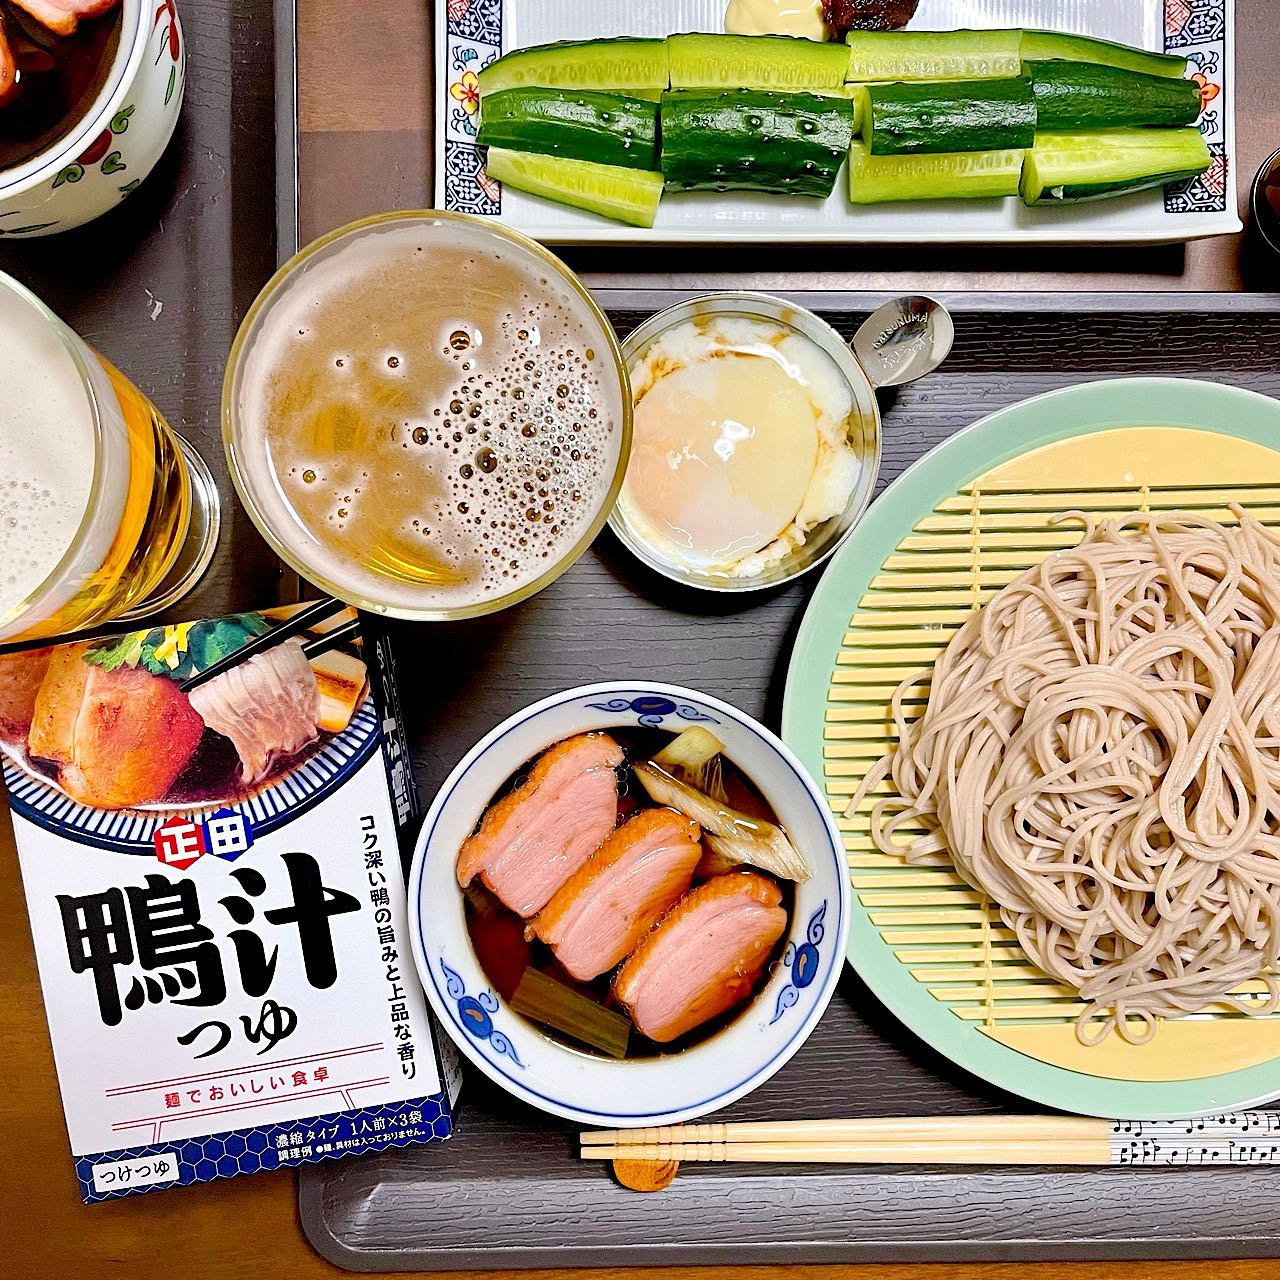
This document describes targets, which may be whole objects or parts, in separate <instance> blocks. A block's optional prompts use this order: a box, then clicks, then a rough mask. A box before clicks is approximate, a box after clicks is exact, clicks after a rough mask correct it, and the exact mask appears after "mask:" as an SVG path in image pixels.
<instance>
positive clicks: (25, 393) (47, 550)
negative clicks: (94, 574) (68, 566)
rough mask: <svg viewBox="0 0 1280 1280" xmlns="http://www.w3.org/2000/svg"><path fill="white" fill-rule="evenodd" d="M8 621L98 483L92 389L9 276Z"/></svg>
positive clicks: (0, 432) (50, 566)
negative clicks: (95, 480) (85, 386)
mask: <svg viewBox="0 0 1280 1280" xmlns="http://www.w3.org/2000/svg"><path fill="white" fill-rule="evenodd" d="M0 405H3V406H4V408H3V411H0V620H3V619H4V618H5V617H6V616H7V615H8V614H10V613H11V612H13V611H14V610H15V609H17V608H18V606H19V605H21V604H22V602H23V601H24V600H26V599H27V598H28V597H29V596H31V594H32V593H33V592H35V591H36V590H37V589H38V588H39V587H40V586H41V584H42V583H44V582H45V581H46V579H48V577H49V575H50V574H51V573H52V572H53V571H54V569H55V568H56V567H57V565H58V562H59V561H60V560H61V559H62V557H63V556H64V555H65V554H66V552H67V550H68V548H69V547H70V546H71V543H72V541H73V539H74V538H75V536H76V533H77V531H78V530H79V528H80V524H81V522H82V520H83V519H84V515H85V510H86V508H87V506H88V503H89V495H90V492H91V491H92V487H93V469H94V456H95V454H94V448H95V440H94V429H93V411H92V408H91V405H90V401H89V395H88V393H87V391H86V390H85V388H84V385H83V383H82V381H81V379H80V374H79V372H78V371H77V369H76V366H75V362H74V361H73V360H72V358H71V356H70V354H69V352H68V351H67V348H66V347H65V346H64V345H63V343H62V340H61V338H60V337H59V336H58V334H57V333H56V332H55V331H54V329H53V328H52V326H51V325H50V324H49V323H48V321H47V320H46V319H45V317H44V316H43V315H41V313H40V312H39V311H37V310H36V308H35V307H34V306H32V304H31V303H30V302H29V301H28V300H27V299H26V298H25V297H23V296H22V295H21V294H19V293H18V292H17V291H16V290H14V289H11V288H9V287H7V286H6V285H4V284H3V283H0Z"/></svg>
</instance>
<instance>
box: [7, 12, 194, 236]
mask: <svg viewBox="0 0 1280 1280" xmlns="http://www.w3.org/2000/svg"><path fill="white" fill-rule="evenodd" d="M122 5H123V13H122V16H121V29H120V42H119V45H118V46H117V48H116V53H115V58H114V60H113V63H112V67H111V71H110V73H109V74H108V76H107V79H106V82H105V83H104V84H103V86H102V91H101V92H100V93H99V94H98V97H97V99H96V100H95V101H94V104H93V106H92V107H91V108H90V110H89V111H88V113H87V114H86V115H85V116H84V118H83V119H82V120H80V121H79V122H78V123H77V124H76V125H75V126H74V128H72V129H71V130H70V131H69V132H68V133H66V134H65V135H64V136H63V137H62V138H61V139H59V140H58V141H57V142H55V143H54V144H53V145H52V146H50V147H48V148H46V149H45V150H44V151H42V152H40V153H39V154H38V155H35V156H32V157H31V159H30V160H27V161H24V162H23V163H22V164H20V165H15V166H14V167H13V168H11V169H6V170H4V171H3V172H0V239H8V238H15V239H25V238H27V237H30V236H45V235H52V234H54V233H55V232H58V231H67V230H69V229H70V228H72V227H78V226H81V225H83V224H84V223H86V222H89V221H91V220H92V219H93V218H96V217H99V216H100V215H101V214H104V213H106V212H107V210H108V209H113V208H115V206H116V205H118V204H119V203H120V201H121V200H124V199H126V198H127V197H128V196H129V194H130V193H131V192H133V191H134V190H136V189H137V187H138V186H139V184H140V183H141V182H142V180H143V179H144V178H145V177H146V176H147V175H148V174H149V173H150V172H151V170H152V169H153V168H155V165H156V162H157V161H158V160H159V159H160V156H161V154H162V153H163V152H164V149H165V146H166V145H167V144H168V141H169V139H170V138H171V137H172V136H173V131H174V128H175V126H176V125H177V123H178V112H179V110H180V109H181V107H182V91H183V88H184V86H185V84H186V61H187V47H186V41H185V39H184V38H183V34H182V26H181V24H180V23H179V21H178V11H177V9H176V7H175V5H174V0H122Z"/></svg>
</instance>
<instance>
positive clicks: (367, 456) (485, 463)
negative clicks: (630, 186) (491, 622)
mask: <svg viewBox="0 0 1280 1280" xmlns="http://www.w3.org/2000/svg"><path fill="white" fill-rule="evenodd" d="M222 414H223V436H224V440H225V443H226V447H227V457H228V460H229V463H230V468H231V475H232V479H233V480H234V482H235V485H236V488H237V490H238V491H239V494H240V497H241V499H242V500H243V502H244V505H245V507H246V508H247V509H248V512H249V514H250V516H251V517H252V519H253V521H254V523H255V524H256V525H257V526H258V528H259V529H260V530H261V532H262V534H263V536H264V537H265V538H266V539H267V541H268V542H269V543H270V544H271V545H272V546H273V547H274V549H275V550H276V552H277V553H278V554H279V555H280V557H281V558H282V559H283V560H285V561H286V562H287V563H288V564H289V565H291V566H292V567H293V568H294V569H295V570H296V571H297V572H298V573H300V574H301V575H302V576H303V577H305V578H308V579H309V580H310V581H311V582H313V583H315V584H316V585H317V586H319V587H322V588H323V589H324V590H326V591H328V592H330V593H331V594H333V595H336V596H338V597H340V598H341V599H343V600H345V601H347V602H348V603H350V604H354V605H358V606H359V607H361V608H364V609H369V610H372V611H376V612H380V613H385V614H392V615H395V616H397V617H404V618H418V619H444V618H462V617H471V616H475V615H478V614H483V613H490V612H492V611H494V610H496V609H500V608H503V607H504V606H506V605H510V604H513V603H514V602H516V601H517V600H522V599H524V598H526V597H527V596H530V595H532V594H533V593H534V592H535V591H538V590H540V589H541V588H543V587H544V586H546V585H547V584H548V583H549V582H551V581H552V580H553V579H554V578H556V577H557V576H558V575H559V574H561V573H562V572H564V570H565V569H566V568H568V566H569V565H571V564H572V563H573V562H574V561H575V560H577V559H578V557H579V556H580V555H581V554H582V553H583V552H584V551H585V550H586V548H587V547H588V546H589V545H590V543H591V541H592V539H593V538H594V537H595V536H596V534H597V533H598V532H599V531H600V528H601V526H602V525H603V523H604V521H605V518H606V516H607V515H608V512H609V510H610V509H611V508H612V506H613V503H614V501H615V499H616V497H617V494H618V489H619V487H620V486H621V483H622V477H623V472H624V471H625V466H626V459H627V455H628V451H629V448H630V440H631V396H630V392H629V389H628V384H627V374H626V368H625V365H624V363H623V360H622V355H621V352H620V351H619V348H618V342H617V338H616V337H615V335H614V332H613V329H612V327H611V326H610V324H609V322H608V320H607V319H606V318H605V317H604V315H603V313H602V312H601V311H600V309H599V307H597V306H596V304H595V302H594V300H593V299H592V298H591V295H590V294H589V293H587V291H586V289H585V288H584V287H583V286H582V284H581V283H580V282H579V281H578V279H577V278H576V277H575V276H574V275H573V274H572V272H570V271H569V269H568V268H567V267H565V266H564V265H563V264H562V263H561V262H560V261H559V260H558V259H556V258H555V257H553V256H552V255H551V254H550V253H548V252H547V251H546V250H545V249H544V248H542V246H541V245H539V244H537V243H536V242H534V241H532V240H530V239H528V238H527V237H525V236H522V235H519V234H518V233H516V232H512V231H510V230H508V229H506V228H503V227H500V226H495V225H493V224H492V223H490V222H488V221H487V220H484V219H479V218H471V217H467V216H465V215H461V214H447V213H439V212H409V213H394V214H384V215H381V216H378V217H374V218H368V219H365V220H364V221H361V222H357V223H353V224H351V225H350V226H347V227H343V228H341V229H339V230H337V231H335V232H333V233H332V234H330V235H327V236H325V237H323V238H322V239H320V240H318V241H316V242H315V243H314V244H312V245H310V246H309V247H307V248H306V249H303V250H302V251H301V252H300V253H299V254H298V255H297V256H296V257H294V258H292V259H291V260H290V261H289V262H287V263H286V264H285V265H284V266H283V267H282V268H281V269H280V270H279V271H278V272H277V273H276V275H275V276H274V277H273V278H272V279H271V280H270V281H269V282H268V283H267V285H266V287H265V288H264V289H263V290H262V292H261V294H259V296H258V298H257V300H256V301H255V302H254V304H253V306H252V307H251V308H250V309H249V313H248V315H247V316H246V317H245V320H244V323H243V325H242V326H241V328H240V332H239V334H238V335H237V337H236V340H235V344H234V346H233V347H232V349H231V360H230V363H229V365H228V368H227V375H226V380H225V383H224V385H223V396H222Z"/></svg>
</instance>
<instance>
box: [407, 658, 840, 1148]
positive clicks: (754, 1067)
mask: <svg viewBox="0 0 1280 1280" xmlns="http://www.w3.org/2000/svg"><path fill="white" fill-rule="evenodd" d="M690 724H705V725H706V726H707V727H708V728H709V729H710V730H711V731H712V732H713V733H715V735H716V736H717V737H718V738H720V740H721V741H722V742H723V743H724V744H725V749H726V752H727V754H728V756H729V757H730V759H731V760H733V762H734V763H735V764H736V765H737V766H738V767H739V768H740V769H741V770H742V771H743V772H744V773H745V774H746V775H747V776H748V777H749V778H751V779H752V781H753V782H754V783H755V784H756V786H758V787H759V788H760V790H761V791H762V792H763V793H764V796H765V798H766V799H767V800H768V801H769V803H770V804H771V805H772V806H773V808H774V810H775V812H776V813H777V814H778V817H779V819H780V821H781V822H782V825H783V826H784V827H786V829H787V832H788V834H789V835H790V836H791V838H792V841H793V842H794V843H795V845H796V847H797V848H798V849H800V850H801V852H802V853H803V854H804V856H805V858H806V859H807V861H808V863H809V865H810V867H811V868H812V870H813V875H812V878H811V879H810V880H808V881H807V882H806V883H805V884H803V885H798V886H797V888H796V894H795V907H794V910H793V913H792V922H791V933H790V937H789V939H788V941H787V944H786V950H785V952H784V955H783V958H782V959H781V960H780V961H779V962H778V963H777V964H776V965H775V966H774V969H773V971H772V972H771V973H770V975H769V976H768V979H767V981H766V982H765V984H764V986H763V987H762V988H761V989H760V991H759V992H758V993H757V995H756V997H755V999H754V1000H753V1001H752V1002H751V1004H750V1005H748V1006H747V1007H746V1008H745V1009H744V1010H743V1012H742V1013H740V1014H739V1015H738V1017H736V1018H735V1019H734V1020H733V1021H732V1022H731V1023H730V1024H729V1025H728V1026H726V1027H725V1028H724V1029H723V1030H721V1031H719V1032H717V1033H716V1034H714V1035H713V1036H711V1037H710V1038H709V1039H707V1040H705V1041H703V1042H702V1043H701V1044H698V1045H695V1046H694V1047H693V1048H690V1049H686V1050H684V1051H683V1052H681V1053H676V1054H670V1055H666V1056H660V1057H654V1058H643V1059H631V1060H626V1061H621V1062H616V1061H607V1060H604V1059H601V1058H598V1057H595V1056H593V1055H592V1054H589V1053H586V1052H579V1051H577V1050H574V1049H571V1048H568V1047H566V1046H565V1045H563V1044H560V1043H558V1042H556V1041H554V1040H551V1039H550V1038H548V1037H547V1036H545V1035H543V1034H542V1033H541V1032H540V1031H538V1030H537V1028H535V1027H534V1026H533V1025H532V1024H531V1023H529V1022H526V1021H525V1020H524V1019H523V1018H521V1017H520V1016H519V1015H518V1014H516V1013H514V1012H512V1010H511V1009H509V1008H508V1007H507V1006H506V1005H505V1003H504V1002H503V1000H502V999H501V998H500V997H499V996H497V995H496V994H495V993H494V992H493V990H492V988H491V987H490V985H489V982H488V980H487V979H486V977H485V975H484V972H483V970H482V969H481V967H480V964H479V962H478V961H477V959H476V957H475V954H474V952H473V951H472V947H471V942H470V939H469V937H468V934H467V928H466V922H465V918H464V907H463V896H462V894H461V893H460V892H459V890H458V883H457V880H456V878H455V875H454V866H455V862H456V860H457V855H458V848H459V846H460V845H461V844H462V842H463V840H465V839H466V837H467V836H468V835H469V834H470V833H471V831H472V830H473V829H474V828H475V825H476V823H477V822H478V821H479V819H480V815H481V814H482V813H483V812H484V810H485V808H486V806H487V805H488V804H489V802H490V801H491V800H492V799H493V796H494V793H495V792H496V791H497V790H498V789H499V788H500V787H501V786H502V784H503V783H504V782H505V781H506V780H507V779H508V778H509V777H510V776H511V775H512V774H513V773H515V772H516V771H517V770H518V769H519V768H520V767H521V766H522V765H523V764H525V763H526V762H527V761H529V760H531V759H533V758H534V757H535V756H537V755H539V754H540V753H541V752H542V751H544V750H546V748H548V747H550V746H552V745H553V744H554V743H556V742H559V741H561V740H562V739H564V738H568V737H571V736H572V735H574V734H577V733H584V732H586V731H587V730H589V729H604V730H610V729H622V728H633V727H636V726H643V727H647V728H663V729H669V730H671V731H672V732H673V733H675V732H679V731H680V730H682V729H684V728H687V727H688V726H689V725H690ZM849 892H850V891H849V880H848V874H847V871H846V868H845V854H844V848H843V845H842V844H841V841H840V836H839V833H838V832H837V830H836V826H835V823H834V821H833V819H832V815H831V812H830V810H829V809H828V807H827V804H826V802H825V801H824V799H823V798H822V795H821V793H820V792H819V791H818V789H817V787H816V786H815V785H814V783H813V782H812V781H811V780H810V778H809V776H808V774H806V773H805V771H804V768H803V767H802V766H801V764H800V762H799V761H798V760H797V759H796V757H795V756H794V755H792V753H791V752H790V751H789V750H788V749H787V748H786V747H785V746H784V745H783V744H782V742H781V741H780V740H779V739H778V738H776V737H775V736H774V735H773V734H772V733H770V732H769V730H768V729H766V728H764V726H763V725H761V724H759V723H758V722H757V721H755V720H753V719H752V718H751V717H750V716H748V715H744V714H743V713H742V712H741V711H737V710H735V709H734V708H733V707H731V706H729V705H727V704H726V703H723V702H720V701H719V700H718V699H716V698H710V697H707V696H706V695H705V694H701V693H694V692H693V691H692V690H690V689H681V688H677V687H675V686H671V685H659V684H647V683H631V682H624V681H611V682H609V683H607V684H596V685H588V686H586V687H584V688H580V689H571V690H569V691H568V692H567V693H560V694H556V695H555V696H553V697H550V698H546V699H544V700H543V701H542V702H538V703H535V704H534V705H533V706H531V707H528V708H527V709H525V710H524V711H520V712H517V713H516V714H515V715H514V716H512V717H511V718H510V719H508V720H505V721H504V722H503V723H502V724H500V725H498V727H497V728H496V729H494V730H493V731H492V732H491V733H489V734H487V735H486V736H485V737H484V738H482V739H481V741H480V742H478V743H477V744H476V745H475V746H474V747H473V748H472V749H471V750H470V751H469V752H468V753H467V755H466V756H465V757H464V758H463V759H462V761H461V763H460V764H459V765H458V766H457V768H455V769H454V771H453V772H452V773H451V774H450V775H449V778H448V780H447V781H446V782H445V784H444V786H443V787H442V788H441V789H440V793H439V795H438V796H437V797H436V799H435V803H434V804H433V805H432V806H431V810H430V812H429V813H428V814H427V817H426V821H425V822H424V823H423V827H422V832H421V834H420V835H419V837H418V846H417V849H416V851H415V853H414V859H413V868H412V870H411V872H410V876H409V921H410V928H409V932H410V936H411V938H412V942H413V955H414V961H415V963H416V964H417V967H418V974H419V976H420V977H421V979H422V984H423V986H424V987H425V989H426V992H427V997H428V999H429V1000H430V1002H431V1006H432V1008H433V1009H434V1010H435V1013H436V1016H437V1017H438V1018H439V1019H440V1022H441V1023H442V1024H443V1026H444V1027H445V1029H446V1030H447V1031H448V1033H449V1035H450V1036H451V1037H452V1039H453V1041H454V1043H455V1044H457V1046H458V1048H459V1049H460V1050H461V1051H462V1052H463V1053H464V1054H465V1055H466V1056H467V1057H468V1058H470V1059H471V1061H472V1062H474V1063H475V1064H476V1066H478V1067H479V1068H480V1070H481V1071H483V1072H484V1073H485V1075H487V1076H488V1077H489V1078H490V1079H491V1080H493V1081H495V1082H496V1083H497V1084H499V1085H501V1086H502V1087H503V1088H504V1089H506V1090H507V1091H508V1092H509V1093H512V1094H514V1095H515V1096H516V1097H517V1098H520V1099H523V1100H524V1101H525V1102H528V1103H531V1104H532V1105H533V1106H535V1107H540V1108H541V1109H542V1110H544V1111H550V1112H552V1113H554V1114H555V1115H560V1116H564V1117H566V1118H568V1119H570V1120H576V1121H580V1122H582V1123H584V1124H593V1125H606V1126H610V1127H615V1128H621V1127H624V1126H634V1125H656V1124H675V1123H678V1122H680V1121H683V1120H690V1119H693V1118H694V1117H696V1116H701V1115H705V1114H707V1113H708V1112H710V1111H715V1110H717V1109H718V1108H720V1107H724V1106H727V1105H728V1104H729V1103H731V1102H733V1101H735V1100H736V1099H737V1098H740V1097H742V1096H743V1095H744V1094H746V1093H749V1092H750V1091H751V1090H752V1089H754V1088H756V1087H757V1086H758V1085H760V1084H763V1083H764V1081H766V1080H767V1079H769V1077H770V1076H772V1075H773V1074H774V1072H776V1071H777V1070H778V1069H779V1068H780V1067H781V1066H782V1065H783V1064H784V1063H785V1062H787V1060H788V1059H789V1058H790V1057H791V1056H792V1055H793V1054H794V1053H795V1052H796V1050H797V1049H799V1048H800V1046H801V1045H802V1044H803V1043H804V1042H805V1040H806V1038H807V1037H808V1035H809V1033H810V1032H811V1031H812V1030H813V1028H814V1027H815V1026H816V1025H817V1022H818V1019H819V1018H820V1017H821V1016H822V1013H823V1010H824V1009H825V1008H826V1007H827V1003H828V1002H829V1001H830V999H831V994H832V992H833V991H834V990H835V985H836V980H837V979H838V978H839V976H840V969H841V965H842V960H843V956H844V949H845V936H846V934H847V932H848V927H849V916H850V912H849Z"/></svg>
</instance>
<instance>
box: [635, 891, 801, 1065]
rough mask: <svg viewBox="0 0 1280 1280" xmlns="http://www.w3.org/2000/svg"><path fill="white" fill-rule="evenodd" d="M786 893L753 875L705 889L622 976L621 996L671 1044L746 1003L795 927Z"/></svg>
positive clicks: (653, 1033) (644, 1025) (645, 1029)
mask: <svg viewBox="0 0 1280 1280" xmlns="http://www.w3.org/2000/svg"><path fill="white" fill-rule="evenodd" d="M781 903H782V891H781V890H780V889H779V888H778V886H777V885H776V884H775V883H774V882H773V881H772V880H770V879H768V878H767V877H765V876H762V875H757V874H756V873H755V872H752V871H745V872H744V871H730V872H728V873H726V874H725V875H722V876H716V878H715V879H714V880H708V881H707V882H706V883H705V884H701V885H699V886H698V887H697V888H696V889H694V890H693V891H692V892H691V893H688V894H686V895H685V896H684V897H683V898H682V899H681V900H680V902H679V903H678V904H677V905H676V906H675V908H674V909H673V910H672V911H671V912H670V913H669V914H668V915H666V916H665V917H664V918H663V920H662V921H661V923H660V924H659V925H658V926H657V928H656V929H654V930H653V932H652V933H651V934H649V936H648V937H647V938H646V939H645V940H644V942H642V943H641V944H640V946H639V948H638V949H637V950H636V952H635V954H634V955H632V957H631V958H630V959H629V960H628V961H627V962H626V964H624V965H623V966H622V968H621V969H620V970H619V971H618V976H617V978H615V979H614V985H613V989H614V994H615V995H616V996H617V997H618V999H619V1001H621V1003H622V1004H623V1006H624V1007H625V1008H626V1009H627V1011H628V1012H629V1013H630V1014H631V1020H632V1021H633V1022H634V1023H635V1025H636V1028H637V1029H638V1030H639V1031H640V1032H641V1034H642V1035H646V1036H648V1037H649V1039H650V1040H656V1041H658V1042H659V1043H662V1044H665V1043H667V1042H669V1041H671V1040H678V1039H679V1038H680V1037H681V1036H682V1035H684V1034H685V1033H686V1032H688V1031H692V1030H693V1029H694V1027H698V1026H701V1025H702V1024H703V1023H704V1022H707V1021H708V1020H709V1019H711V1018H714V1017H715V1016H716V1015H717V1014H721V1013H724V1011H725V1010H726V1009H731V1008H732V1007H733V1006H734V1005H735V1004H738V1003H740V1002H741V1001H743V1000H745V999H746V998H747V997H748V996H749V995H750V994H751V992H752V989H753V988H754V987H755V984H756V981H757V980H758V979H759V977H760V973H761V971H762V970H763V969H764V966H765V964H766V963H767V962H768V959H769V956H770V955H771V954H772V952H773V948H774V946H775V945H776V944H777V942H778V939H779V938H781V937H782V935H783V933H784V932H785V930H786V927H787V913H786V911H785V910H784V909H783V907H782V906H781Z"/></svg>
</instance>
